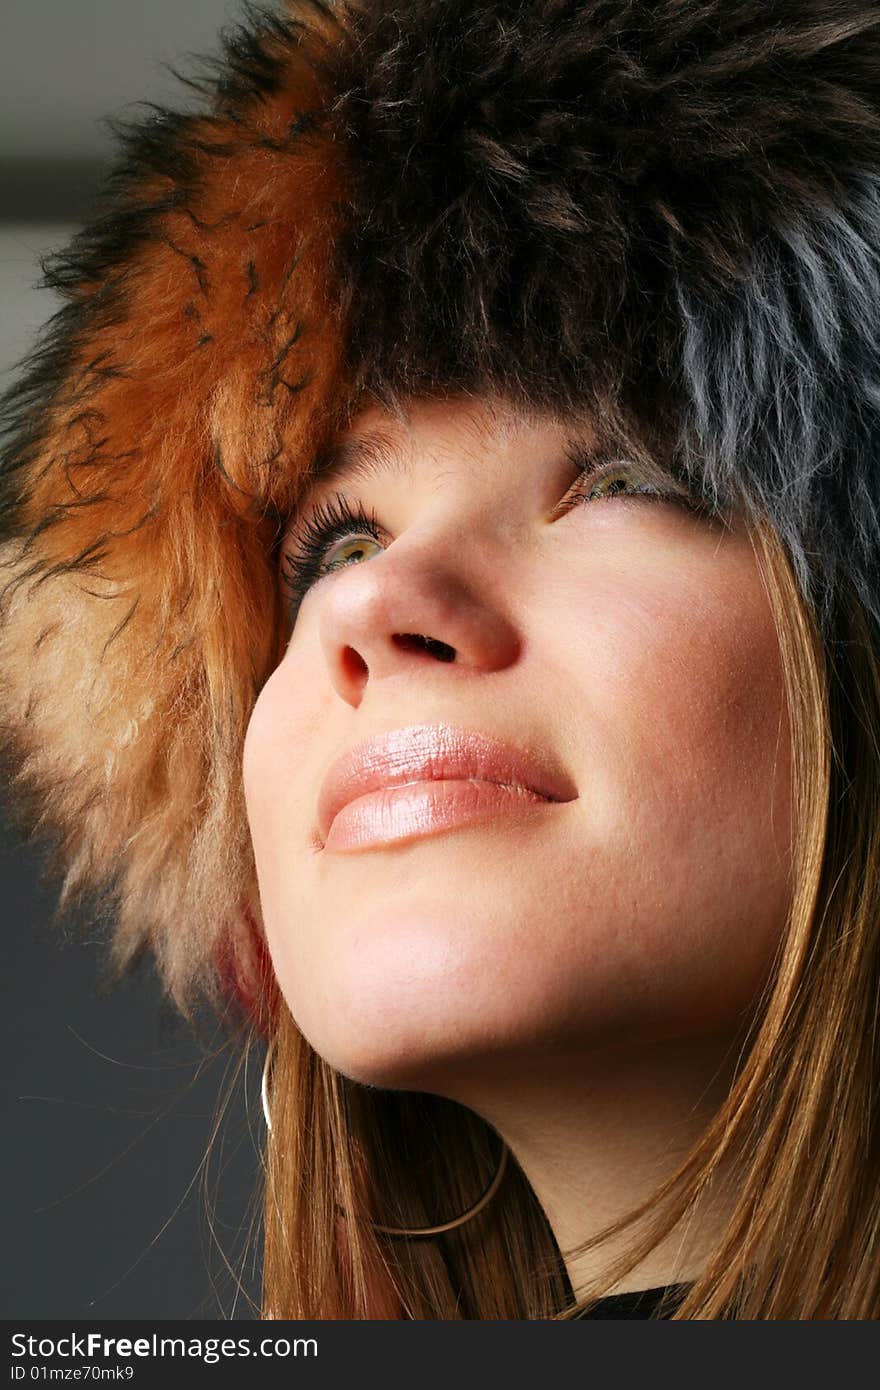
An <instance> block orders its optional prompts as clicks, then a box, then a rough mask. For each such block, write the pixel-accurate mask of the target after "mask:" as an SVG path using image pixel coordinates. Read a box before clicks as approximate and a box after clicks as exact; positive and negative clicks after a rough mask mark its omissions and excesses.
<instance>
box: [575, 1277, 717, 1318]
mask: <svg viewBox="0 0 880 1390" xmlns="http://www.w3.org/2000/svg"><path fill="white" fill-rule="evenodd" d="M689 1288H690V1284H664V1285H661V1286H660V1287H659V1288H656V1289H634V1290H633V1291H632V1292H631V1293H615V1294H607V1295H606V1297H605V1298H600V1299H598V1300H597V1301H596V1302H595V1303H594V1304H593V1305H592V1306H591V1307H590V1308H588V1309H587V1311H586V1312H585V1313H580V1314H579V1317H580V1318H581V1319H584V1320H586V1319H588V1318H644V1319H647V1318H651V1317H655V1318H668V1317H669V1316H670V1315H671V1313H673V1312H674V1311H675V1309H676V1308H677V1307H678V1306H679V1304H680V1303H681V1302H682V1300H683V1298H684V1296H685V1294H686V1293H687V1291H688V1289H689ZM665 1293H668V1294H670V1295H674V1302H672V1301H667V1306H666V1308H665V1310H664V1312H662V1313H655V1311H654V1310H655V1309H656V1308H657V1306H658V1304H659V1303H660V1300H661V1298H662V1297H663V1295H664V1294H665Z"/></svg>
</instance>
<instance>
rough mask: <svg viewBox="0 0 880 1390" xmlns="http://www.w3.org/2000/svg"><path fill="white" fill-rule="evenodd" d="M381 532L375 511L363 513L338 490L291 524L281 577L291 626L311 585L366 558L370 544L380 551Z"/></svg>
mask: <svg viewBox="0 0 880 1390" xmlns="http://www.w3.org/2000/svg"><path fill="white" fill-rule="evenodd" d="M383 534H384V533H383V531H382V528H381V527H380V526H379V524H378V522H377V521H376V516H375V513H371V514H370V515H369V516H367V514H366V513H365V512H364V510H363V508H362V507H360V506H357V507H351V506H350V504H349V503H348V502H347V501H346V499H345V498H344V497H343V496H342V495H341V494H340V493H337V494H336V496H335V498H334V499H333V500H331V501H330V502H328V503H325V504H322V505H321V506H318V507H316V508H315V510H314V511H313V512H312V513H311V514H310V515H309V516H308V517H307V518H306V519H305V521H303V522H301V523H300V525H299V526H298V527H295V528H294V533H293V538H292V541H291V545H290V549H289V551H288V552H287V553H286V554H285V556H284V560H283V566H282V579H281V582H282V584H283V585H284V588H285V589H286V590H287V594H288V618H289V621H290V623H291V625H292V624H293V623H294V622H295V621H296V615H297V613H298V611H299V608H300V605H301V603H302V601H303V599H304V598H305V596H306V594H307V593H308V591H309V589H310V588H311V587H312V585H313V584H315V583H317V581H318V580H319V579H323V578H324V577H325V575H328V574H333V573H335V571H336V570H339V569H345V568H346V567H347V566H348V565H350V564H361V563H362V562H363V560H364V559H369V558H370V547H371V546H377V547H378V548H379V549H380V550H381V548H382V539H383Z"/></svg>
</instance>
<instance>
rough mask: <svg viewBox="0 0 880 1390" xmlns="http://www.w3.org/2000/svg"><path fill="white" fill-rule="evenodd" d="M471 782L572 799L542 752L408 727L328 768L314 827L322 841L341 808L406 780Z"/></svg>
mask: <svg viewBox="0 0 880 1390" xmlns="http://www.w3.org/2000/svg"><path fill="white" fill-rule="evenodd" d="M447 780H458V781H473V782H486V783H492V784H495V785H497V786H501V787H514V788H521V789H522V790H523V791H528V792H531V793H533V794H534V795H537V796H539V797H542V798H543V799H544V800H545V801H574V800H575V799H576V797H577V795H578V792H577V788H576V787H575V785H574V783H573V782H572V780H571V778H570V777H568V776H567V775H566V773H565V772H564V771H563V770H562V769H561V768H560V767H559V766H558V764H557V763H555V762H554V761H553V759H552V758H551V757H550V756H549V755H548V754H546V753H544V752H543V751H541V750H538V749H535V748H526V747H523V746H520V745H517V744H513V743H508V742H506V741H505V740H503V739H500V738H496V737H493V736H492V735H490V734H486V733H483V732H482V731H478V730H473V729H461V728H457V727H455V726H454V725H451V724H411V725H408V726H407V727H406V728H402V729H391V730H389V731H388V732H387V733H384V734H379V735H376V736H375V737H373V738H370V739H367V740H366V741H365V742H364V743H359V744H357V745H355V747H354V748H351V749H349V750H348V751H347V752H345V753H344V754H343V755H342V757H341V758H338V759H337V761H336V762H334V763H333V764H332V765H331V767H330V768H329V769H328V771H327V774H326V776H325V778H324V781H323V784H322V786H321V791H320V795H319V797H318V828H319V833H320V836H321V841H322V843H326V840H327V836H328V834H329V831H330V827H331V825H332V824H333V821H334V818H335V817H336V815H337V814H338V812H339V811H341V810H342V808H343V807H344V806H347V805H348V804H349V802H351V801H354V800H355V799H356V798H358V797H362V796H366V795H367V794H368V793H369V792H376V791H382V790H387V789H388V788H391V787H400V786H403V785H404V784H406V783H409V782H432V781H447Z"/></svg>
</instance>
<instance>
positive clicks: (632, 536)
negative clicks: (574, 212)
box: [244, 401, 790, 1094]
mask: <svg viewBox="0 0 880 1390" xmlns="http://www.w3.org/2000/svg"><path fill="white" fill-rule="evenodd" d="M377 431H379V432H381V435H382V444H383V446H384V455H385V456H386V457H385V458H384V463H385V466H384V467H381V468H378V469H377V468H376V467H375V462H376V458H377V450H376V449H375V447H374V449H373V451H372V454H370V455H369V457H370V458H371V459H372V461H373V464H374V466H373V468H372V469H371V470H370V471H369V472H368V473H367V472H364V473H362V474H361V475H360V476H356V465H355V453H354V451H353V450H352V451H350V452H348V453H347V454H346V455H345V456H344V457H343V458H342V459H341V461H340V462H339V464H338V466H337V471H336V472H335V473H334V474H333V476H332V478H331V477H329V476H328V477H327V478H326V479H322V480H321V481H319V482H318V483H316V485H315V486H314V490H313V492H311V493H310V494H309V496H308V498H307V499H306V502H305V505H304V508H303V510H302V511H301V512H300V513H299V514H298V516H297V518H295V520H294V528H295V529H296V534H295V533H294V528H292V529H291V532H290V533H289V534H288V537H287V539H286V542H285V546H284V550H283V553H282V556H281V566H279V582H280V583H282V582H283V577H282V567H283V568H284V569H286V567H287V565H288V564H289V561H290V557H291V556H292V555H294V554H296V555H300V557H301V554H302V534H303V533H302V527H303V526H304V525H305V524H309V523H311V525H312V526H313V527H314V526H315V525H316V524H317V523H318V522H320V521H321V520H322V518H325V517H326V515H327V511H328V508H330V509H333V510H335V504H336V503H337V501H338V498H339V495H341V497H342V498H344V499H345V502H346V504H347V506H348V507H349V508H350V509H351V510H352V511H354V512H355V513H357V510H358V507H360V508H361V509H362V510H363V513H364V516H365V518H366V519H367V520H368V521H369V522H370V523H372V521H373V519H375V526H372V524H371V525H370V526H369V527H365V525H364V523H362V522H355V523H353V524H350V525H349V526H348V527H347V529H346V530H344V531H343V532H342V533H340V532H339V530H338V529H337V532H336V533H335V534H333V535H331V536H330V537H329V538H328V539H327V540H326V545H325V547H324V549H323V551H322V554H321V556H320V557H319V563H320V564H321V565H322V566H323V568H322V569H321V570H320V571H319V575H320V577H318V578H316V579H314V580H313V581H312V582H311V583H310V584H309V585H308V587H307V588H306V590H305V592H304V595H303V597H302V600H301V603H300V604H299V607H298V611H297V613H296V617H295V622H294V623H293V626H292V631H291V636H290V641H289V644H288V646H287V649H286V652H285V654H284V657H283V659H282V660H281V661H280V663H279V664H278V666H277V669H276V670H275V671H274V673H273V674H272V676H271V677H270V679H269V680H268V681H267V682H266V684H265V686H264V688H263V690H262V692H261V694H260V697H259V699H258V701H257V703H256V706H255V709H254V711H253V715H252V718H251V722H250V726H249V729H248V733H247V738H246V742H245V750H244V786H245V795H246V801H247V810H248V817H249V822H250V828H251V834H252V838H253V847H254V853H255V859H256V866H257V873H258V880H259V888H260V898H261V906H262V911H263V917H264V922H265V927H266V933H267V938H268V945H269V949H270V952H271V956H272V960H273V963H274V968H275V970H276V972H277V976H278V981H279V984H280V987H281V990H282V992H283V994H284V996H285V999H286V1001H287V1004H288V1006H289V1008H290V1011H291V1013H292V1014H293V1017H294V1018H295V1020H296V1022H297V1023H298V1025H299V1027H300V1029H301V1030H302V1032H303V1033H304V1034H305V1036H306V1037H307V1039H308V1040H309V1041H310V1043H311V1044H312V1046H313V1047H314V1048H315V1049H316V1051H317V1052H318V1053H320V1054H321V1055H322V1056H323V1057H324V1058H325V1059H326V1060H327V1061H328V1062H330V1063H331V1064H332V1065H333V1066H334V1067H336V1068H337V1069H338V1070H339V1071H341V1072H343V1073H344V1074H346V1075H348V1076H350V1077H352V1078H354V1079H355V1080H360V1081H363V1082H367V1083H371V1084H374V1085H379V1086H390V1087H398V1086H399V1087H403V1088H406V1089H421V1090H428V1091H430V1090H436V1091H438V1092H441V1093H442V1092H444V1091H445V1092H446V1093H448V1094H455V1088H456V1085H457V1078H459V1077H461V1078H463V1077H465V1076H467V1075H473V1074H474V1072H475V1070H477V1069H483V1070H485V1069H490V1068H492V1067H500V1068H503V1067H505V1066H507V1065H509V1064H510V1062H511V1061H513V1060H518V1061H520V1062H523V1061H526V1060H530V1061H532V1062H536V1063H541V1062H543V1061H544V1060H552V1059H554V1058H555V1059H556V1060H559V1059H560V1058H561V1057H562V1056H563V1055H564V1054H566V1055H569V1056H570V1055H572V1053H575V1054H579V1055H584V1054H585V1053H589V1052H595V1051H599V1050H601V1049H602V1048H604V1047H608V1046H615V1047H620V1046H626V1047H630V1046H631V1047H633V1048H642V1047H645V1046H647V1045H649V1044H652V1043H657V1042H661V1041H663V1040H690V1039H693V1040H694V1041H695V1042H696V1040H697V1039H698V1038H699V1037H700V1036H701V1035H704V1036H707V1037H708V1036H710V1035H712V1036H717V1035H718V1034H719V1033H720V1034H722V1035H727V1034H730V1035H731V1036H732V1035H733V1034H734V1032H735V1031H736V1029H737V1027H738V1026H739V1024H740V1023H741V1021H742V1012H743V1010H744V1009H746V1007H747V1005H748V1004H749V1002H750V1001H751V1000H752V999H753V997H754V995H755V992H756V990H757V989H758V987H759V986H760V984H761V983H762V982H763V979H764V976H765V973H766V970H767V967H768V965H769V963H770V959H771V955H772V952H773V950H774V948H775V946H776V943H777V939H778V935H779V930H780V927H781V925H782V923H783V921H784V917H785V913H786V909H787V906H788V901H789V883H788V873H789V863H790V858H789V834H790V822H789V766H790V764H789V756H790V755H789V741H788V740H789V733H788V723H787V719H786V713H785V707H784V702H783V692H782V677H781V669H780V665H779V658H778V650H777V641H776V634H775V629H774V625H773V621H772V618H771V613H770V608H769V601H768V599H767V596H766V593H765V590H764V587H763V584H762V581H761V579H760V576H759V571H758V568H757V562H756V560H755V557H754V554H753V551H752V547H751V544H750V542H749V540H748V538H747V536H746V534H745V530H744V527H743V526H742V523H741V522H740V521H736V522H735V523H734V525H733V527H732V528H731V529H727V528H725V527H724V525H723V524H722V523H721V522H720V521H719V520H717V519H711V518H709V517H707V516H706V515H699V514H697V513H695V512H693V511H690V510H688V508H687V507H686V505H685V504H684V501H683V500H681V499H676V498H674V497H670V498H666V499H662V498H658V497H657V496H656V492H655V494H654V495H651V490H652V489H656V478H654V481H653V482H652V481H651V480H652V478H653V477H654V475H652V474H650V473H648V474H646V473H645V471H644V469H643V468H642V466H641V465H635V464H631V465H630V468H629V470H628V471H626V470H625V469H624V468H623V464H624V463H625V460H623V459H621V457H620V456H619V455H616V456H614V460H615V462H616V466H614V467H613V468H612V469H610V470H609V471H608V473H607V474H606V475H605V476H604V477H603V478H595V479H594V478H591V477H590V476H589V475H585V474H584V475H581V478H580V481H578V468H579V466H582V462H583V460H582V459H581V461H580V465H579V464H578V461H577V458H576V456H574V455H573V454H572V451H571V450H570V449H569V450H567V449H566V445H568V444H569V443H570V441H571V437H572V427H571V425H570V424H569V425H568V426H566V425H565V424H561V423H558V422H556V421H553V420H551V419H549V418H547V419H543V420H539V421H537V422H536V421H535V420H532V421H528V422H526V421H524V420H522V419H521V418H520V417H518V416H516V415H514V414H513V413H512V411H510V410H508V409H507V408H506V407H501V408H498V407H496V409H495V410H494V411H489V410H487V409H486V406H485V404H484V403H477V404H474V402H473V401H469V402H465V403H460V402H456V403H448V402H439V403H434V402H421V403H417V404H415V405H414V406H413V407H412V409H411V413H410V423H409V425H407V426H404V425H403V424H401V423H400V422H399V421H398V420H396V419H395V418H394V417H393V416H390V415H387V414H386V413H385V412H383V411H380V410H379V409H378V408H374V409H370V410H369V411H367V412H365V413H364V414H363V415H362V416H361V417H360V418H359V419H358V420H357V421H356V422H355V425H354V427H353V428H352V429H351V430H350V431H349V433H348V435H347V437H346V442H347V443H349V444H356V443H358V442H363V441H367V440H368V437H369V436H370V435H371V434H372V435H374V436H375V432H377ZM578 438H579V439H580V440H581V441H582V442H585V443H586V444H587V447H589V436H588V431H586V430H585V429H584V428H583V427H581V429H580V430H579V431H578ZM370 442H372V443H373V444H374V445H375V442H376V441H375V438H373V439H372V441H370ZM312 572H314V566H313V567H312ZM310 577H311V576H310V575H307V576H306V579H307V580H308V579H309V578H310ZM424 639H430V641H425V640H424ZM450 658H454V659H450ZM474 734H475V735H481V736H484V737H487V738H489V739H494V740H500V741H501V742H502V743H503V744H506V745H512V746H513V748H514V749H516V750H518V751H519V752H520V753H521V754H524V755H525V761H524V762H522V763H520V764H511V766H510V767H507V768H505V765H504V758H503V754H504V749H502V750H501V752H502V758H501V761H495V762H493V760H492V758H491V757H489V756H487V754H486V753H485V750H484V748H483V747H482V746H481V745H480V743H479V741H475V740H469V739H468V737H467V736H468V735H474ZM383 737H384V738H387V744H386V745H384V746H383V745H382V743H381V742H380V744H379V746H378V749H375V748H374V749H373V751H372V752H368V753H367V756H366V758H365V760H364V761H363V762H362V763H360V764H355V766H356V768H358V769H359V771H360V773H361V774H362V773H363V771H364V769H366V771H367V773H369V774H370V775H371V776H372V778H373V782H372V783H371V784H370V786H371V787H372V790H369V789H368V790H367V791H366V793H364V788H365V785H366V784H365V783H364V782H363V781H361V782H357V781H354V782H350V783H349V784H348V785H347V786H343V788H342V793H341V799H342V800H343V802H344V801H345V798H346V797H347V798H348V802H347V805H344V806H343V809H341V810H339V811H338V813H337V816H336V819H335V820H334V821H333V823H332V826H329V825H328V824H327V817H328V815H329V814H330V813H331V812H332V809H333V808H332V806H330V804H329V802H328V801H327V792H326V789H325V794H324V800H323V801H322V789H323V788H324V783H325V777H326V776H327V774H328V770H329V769H330V768H331V766H332V765H333V764H334V763H335V762H336V761H337V759H339V758H340V757H341V756H342V755H344V754H347V753H348V752H349V751H350V750H354V749H356V747H357V746H359V745H361V744H362V743H365V742H367V741H373V740H375V739H377V738H380V739H381V738H383ZM457 755H461V756H462V757H463V758H464V761H463V762H459V763H457V764H456V763H455V762H454V756H457ZM451 758H452V759H453V761H450V759H451ZM469 759H470V761H469ZM493 777H494V778H495V783H494V784H493V783H492V781H491V779H492V778H493ZM377 778H378V780H379V781H380V782H381V780H382V779H383V778H384V779H385V781H386V785H385V789H384V791H383V790H381V789H377V788H376V787H375V785H374V783H375V781H376V779H377ZM505 778H507V782H506V785H499V783H502V784H503V783H504V782H505ZM483 779H487V780H483ZM389 781H390V782H395V781H396V783H397V784H398V790H397V791H396V792H395V791H394V790H393V788H392V787H391V786H390V785H388V783H389ZM401 783H409V785H408V786H405V787H403V786H401V785H400V784H401ZM536 789H537V791H538V792H543V793H544V795H537V794H536ZM548 792H550V793H552V795H553V796H554V797H555V798H556V799H554V800H549V799H546V794H547V793H548ZM358 798H359V799H358ZM339 800H340V798H339V797H337V799H336V802H335V803H334V804H336V805H338V804H339ZM459 1089H461V1088H459Z"/></svg>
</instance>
